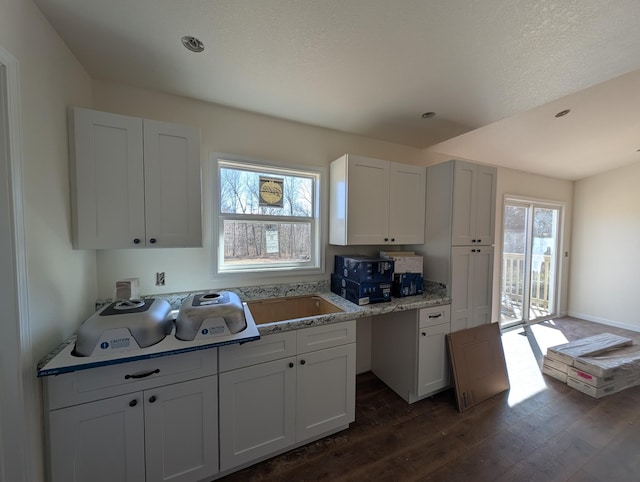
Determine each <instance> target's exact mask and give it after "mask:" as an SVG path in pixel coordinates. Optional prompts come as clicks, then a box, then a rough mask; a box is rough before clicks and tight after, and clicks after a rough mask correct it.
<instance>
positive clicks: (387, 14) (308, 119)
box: [35, 0, 640, 180]
mask: <svg viewBox="0 0 640 482" xmlns="http://www.w3.org/2000/svg"><path fill="white" fill-rule="evenodd" d="M35 3H36V4H37V5H38V6H39V7H40V9H41V10H42V12H43V13H44V15H45V16H46V17H47V18H48V19H49V21H50V22H51V24H52V25H53V26H54V28H55V29H56V30H57V32H58V33H59V35H60V36H61V37H62V38H63V39H64V41H65V42H66V43H67V45H68V46H69V48H70V49H71V50H72V51H73V53H74V54H75V55H76V57H77V58H78V59H79V61H80V62H81V63H82V64H83V65H84V67H85V68H86V69H87V71H88V72H89V74H90V75H91V76H92V77H93V78H96V79H102V80H110V81H115V82H120V83H125V84H129V85H133V86H138V87H143V88H149V89H154V90H160V91H164V92H170V93H174V94H178V95H182V96H187V97H192V98H195V99H200V100H203V101H207V102H214V103H218V104H223V105H227V106H231V107H236V108H240V109H245V110H249V111H253V112H258V113H262V114H267V115H270V116H275V117H279V118H284V119H289V120H293V121H298V122H303V123H307V124H312V125H317V126H322V127H328V128H332V129H337V130H340V131H345V132H350V133H355V134H361V135H364V136H368V137H372V138H376V139H381V140H386V141H390V142H395V143H399V144H404V145H408V146H413V147H418V148H430V151H434V152H438V153H443V154H445V155H447V156H452V157H463V158H467V159H474V160H477V161H480V162H486V163H490V164H495V165H501V166H505V167H512V168H515V169H520V170H524V171H528V172H534V173H539V174H544V175H548V176H552V177H558V178H562V179H572V180H575V179H580V178H584V177H588V176H590V175H593V174H596V173H599V172H603V171H606V170H610V169H612V168H615V167H618V166H622V165H626V164H630V163H632V162H635V161H640V152H638V150H639V149H640V120H639V118H640V116H638V113H639V112H640V75H639V74H638V72H637V71H638V69H640V28H638V25H640V2H638V1H637V0H537V1H532V0H447V1H445V0H109V1H105V0H35ZM184 35H193V36H195V37H198V38H199V39H200V40H202V42H203V43H204V45H205V50H204V52H202V53H193V52H189V51H187V50H186V49H185V48H184V47H183V46H182V44H181V42H180V39H181V37H182V36H184ZM625 74H627V75H625ZM564 109H571V112H570V113H569V114H568V115H566V116H564V117H562V118H555V117H554V115H555V114H556V113H557V112H558V111H561V110H564ZM430 111H431V112H435V113H436V115H435V117H433V118H430V119H423V118H422V117H421V115H422V114H423V113H425V112H430Z"/></svg>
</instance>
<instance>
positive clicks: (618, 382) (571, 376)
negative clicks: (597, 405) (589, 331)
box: [542, 333, 640, 398]
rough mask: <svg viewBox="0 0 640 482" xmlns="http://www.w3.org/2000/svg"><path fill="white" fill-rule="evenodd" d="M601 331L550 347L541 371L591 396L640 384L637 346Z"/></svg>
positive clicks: (639, 357) (610, 392)
mask: <svg viewBox="0 0 640 482" xmlns="http://www.w3.org/2000/svg"><path fill="white" fill-rule="evenodd" d="M632 343H633V340H631V339H630V338H626V337H623V336H618V335H613V334H611V333H602V334H600V335H594V336H590V337H587V338H583V339H580V340H575V341H572V342H569V343H565V344H563V345H558V346H554V347H550V348H548V349H547V354H546V355H545V357H544V360H543V365H542V372H543V373H545V374H547V375H549V376H552V377H554V378H557V379H558V380H561V381H563V382H565V383H566V384H567V385H568V386H570V387H572V388H575V389H576V390H579V391H581V392H583V393H586V394H587V395H590V396H592V397H594V398H601V397H603V396H605V395H610V394H612V393H616V392H619V391H621V390H624V389H625V388H629V387H632V386H635V385H639V384H640V345H632Z"/></svg>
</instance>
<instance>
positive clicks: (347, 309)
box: [245, 282, 451, 335]
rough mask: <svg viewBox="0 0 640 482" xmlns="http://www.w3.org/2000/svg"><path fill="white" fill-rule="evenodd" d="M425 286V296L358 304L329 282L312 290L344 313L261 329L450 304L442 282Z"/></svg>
mask: <svg viewBox="0 0 640 482" xmlns="http://www.w3.org/2000/svg"><path fill="white" fill-rule="evenodd" d="M320 288H321V287H320ZM425 288H426V290H425V293H424V294H422V295H416V296H407V297H405V298H392V299H391V301H388V302H384V303H375V304H371V305H363V306H358V305H356V304H355V303H351V302H350V301H347V300H345V299H344V298H342V297H341V296H338V295H337V294H335V293H332V292H331V291H329V289H328V285H327V286H326V287H325V289H318V290H315V291H311V292H310V293H313V294H318V295H320V296H322V297H323V298H325V299H326V300H328V301H330V302H331V303H333V304H334V305H336V306H337V307H339V308H340V309H342V310H343V312H342V313H330V314H327V315H319V316H310V317H307V318H297V319H293V320H287V321H279V322H276V323H265V324H261V325H257V326H258V331H259V332H260V335H268V334H270V333H279V332H282V331H289V330H298V329H300V328H307V327H309V326H318V325H326V324H329V323H338V322H340V321H348V320H354V319H356V318H362V317H366V316H375V315H382V314H385V313H392V312H394V311H406V310H415V309H419V308H428V307H430V306H439V305H447V304H450V303H451V299H450V298H448V297H447V290H446V288H445V287H444V286H443V285H441V284H439V283H428V282H427V283H426V286H425ZM300 294H304V293H299V292H298V293H292V294H289V295H284V296H295V295H300ZM279 296H283V295H279ZM271 297H278V296H259V297H257V298H246V299H245V301H250V299H264V298H271Z"/></svg>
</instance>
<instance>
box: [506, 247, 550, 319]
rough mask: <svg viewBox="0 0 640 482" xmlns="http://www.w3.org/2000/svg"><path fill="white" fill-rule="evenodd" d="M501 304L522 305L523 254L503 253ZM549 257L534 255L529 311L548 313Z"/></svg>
mask: <svg viewBox="0 0 640 482" xmlns="http://www.w3.org/2000/svg"><path fill="white" fill-rule="evenodd" d="M502 263H503V264H502V266H503V268H502V294H503V299H502V303H509V304H511V305H513V304H519V305H520V306H522V303H523V295H524V293H523V289H524V276H525V269H524V254H516V253H503V259H502ZM550 263H551V256H550V255H542V254H539V255H534V263H533V265H534V268H538V269H537V270H536V269H532V271H531V300H530V305H531V309H532V310H534V311H540V312H543V313H548V311H549V288H550V287H549V275H550Z"/></svg>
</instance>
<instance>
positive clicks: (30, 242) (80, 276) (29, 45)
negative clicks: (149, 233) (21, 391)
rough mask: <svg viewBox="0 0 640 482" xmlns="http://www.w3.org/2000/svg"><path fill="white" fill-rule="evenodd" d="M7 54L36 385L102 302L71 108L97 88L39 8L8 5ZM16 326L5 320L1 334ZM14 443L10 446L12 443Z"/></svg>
mask: <svg viewBox="0 0 640 482" xmlns="http://www.w3.org/2000/svg"><path fill="white" fill-rule="evenodd" d="M0 46H1V47H2V48H3V49H4V50H6V51H7V52H9V53H10V54H11V55H12V56H13V57H14V58H15V59H16V60H17V61H18V62H19V77H20V104H21V105H20V117H21V132H20V133H21V136H22V137H21V139H22V145H21V146H20V149H21V152H22V156H21V157H22V168H23V175H24V178H23V193H24V208H25V213H24V221H25V236H26V257H27V275H28V297H29V313H28V320H29V322H30V333H31V343H32V346H33V353H32V358H33V363H34V366H33V367H32V368H33V370H34V372H33V375H32V376H30V377H29V378H28V382H29V383H33V381H34V380H35V378H34V377H35V362H37V360H38V359H39V358H40V357H41V356H43V355H44V354H46V353H47V352H48V351H49V350H51V349H52V348H54V347H55V346H56V345H57V344H58V343H59V342H60V341H62V340H63V339H64V338H66V337H67V336H69V335H70V334H71V333H73V332H74V331H75V329H76V328H77V325H78V323H80V322H81V321H82V320H83V319H85V318H86V317H87V316H88V315H89V314H90V313H91V312H92V304H93V301H94V299H95V297H96V271H95V266H96V265H95V254H94V253H93V252H82V251H73V250H72V249H71V228H70V218H71V216H70V202H69V167H68V166H69V163H68V149H67V128H66V107H67V105H69V104H80V105H90V103H91V81H90V79H89V77H88V76H87V74H86V72H85V71H84V70H83V68H82V67H81V66H80V64H79V63H78V62H77V61H76V59H75V58H74V57H73V56H72V55H71V53H70V52H69V50H68V49H67V47H66V46H65V44H64V43H63V42H62V40H61V39H60V38H59V37H58V35H57V34H56V33H55V32H54V31H53V29H52V28H51V26H50V25H49V24H48V22H47V21H46V20H45V19H44V17H43V16H42V15H41V13H40V11H39V10H38V9H37V8H36V7H35V5H34V4H33V3H32V1H31V0H4V1H2V2H0ZM14 321H15V320H13V319H7V318H6V317H3V318H2V320H1V321H0V326H1V325H2V324H4V323H13V322H14ZM3 332H5V330H4V329H3ZM27 368H29V367H27ZM10 388H15V387H2V389H3V390H7V389H10ZM38 388H39V384H38ZM36 398H37V400H28V401H27V404H26V407H28V408H30V409H33V411H34V413H28V414H27V417H30V419H31V420H35V421H36V422H35V425H36V428H35V431H37V433H35V434H31V431H30V427H23V430H27V431H29V439H30V440H31V442H32V447H31V450H32V453H31V454H30V455H31V456H32V457H33V459H32V460H33V461H34V465H35V466H34V467H33V468H32V473H31V479H32V480H34V481H37V480H42V479H43V477H44V476H43V473H44V472H43V465H42V463H41V462H42V453H41V449H42V445H43V442H42V439H41V437H42V430H41V427H42V425H41V416H42V415H41V414H42V409H41V404H40V393H39V391H38V392H37V397H36ZM34 405H35V408H34ZM13 435H15V434H5V433H3V434H2V438H3V439H4V440H5V441H6V442H7V443H10V442H11V440H12V439H14V437H13Z"/></svg>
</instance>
